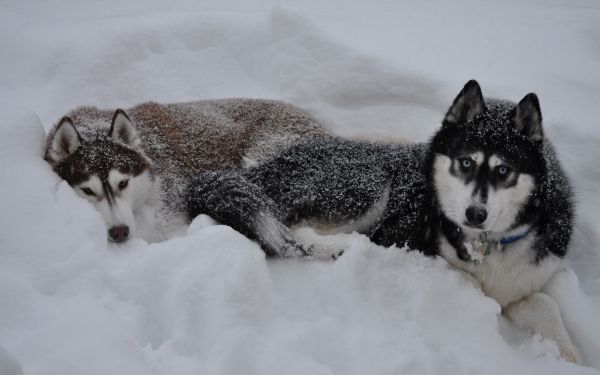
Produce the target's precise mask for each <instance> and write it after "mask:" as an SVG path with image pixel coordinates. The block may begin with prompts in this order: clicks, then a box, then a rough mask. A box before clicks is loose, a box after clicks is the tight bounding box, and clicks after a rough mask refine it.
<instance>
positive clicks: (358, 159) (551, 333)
mask: <svg viewBox="0 0 600 375" xmlns="http://www.w3.org/2000/svg"><path fill="white" fill-rule="evenodd" d="M188 206H189V214H190V216H191V217H194V216H196V215H198V214H200V213H205V214H208V215H210V216H212V217H213V218H214V219H216V220H218V221H220V222H222V223H224V224H228V225H230V226H232V227H233V228H235V229H236V230H238V231H240V232H241V233H243V234H245V235H247V236H248V237H250V238H252V239H256V240H257V241H258V242H259V243H260V245H261V246H262V247H263V249H264V250H265V251H266V252H267V253H268V254H279V255H282V254H284V253H285V252H286V251H287V250H288V249H297V248H298V246H297V245H296V244H295V241H294V238H293V235H292V232H290V230H289V227H291V226H294V225H297V224H302V223H308V224H311V225H315V226H319V227H321V228H322V227H326V228H328V229H329V230H335V229H338V230H340V231H358V232H362V233H365V234H367V235H368V236H369V237H370V238H371V240H372V241H373V242H375V243H377V244H380V245H383V246H391V245H393V244H396V245H398V246H404V245H406V246H408V247H409V248H410V249H418V250H420V251H422V252H424V253H425V254H427V255H441V256H443V257H444V258H445V259H446V260H447V261H448V262H449V263H450V264H452V265H453V266H454V267H456V268H457V269H459V270H462V271H465V273H466V274H467V275H469V276H468V277H469V278H470V279H471V280H472V281H474V282H476V283H477V284H478V285H480V286H481V288H482V289H483V291H484V292H485V293H486V294H487V295H488V296H490V297H492V298H494V299H495V300H496V301H498V303H499V304H500V305H501V306H502V307H503V311H504V313H505V314H506V316H508V317H509V318H511V319H512V320H513V321H514V322H515V323H516V324H517V325H520V326H524V327H528V328H531V329H532V330H533V331H534V332H536V333H539V334H541V335H543V336H546V337H548V338H550V339H553V340H555V341H556V342H557V343H558V345H559V348H560V350H561V353H562V355H563V356H564V357H565V358H566V359H568V360H571V361H573V362H577V361H578V360H579V359H578V354H577V351H576V349H575V348H574V346H573V344H572V343H571V340H570V338H569V335H568V334H567V331H566V329H565V326H564V324H563V322H562V318H561V315H560V312H559V309H558V305H557V304H556V302H555V301H554V300H553V299H551V298H550V297H549V296H548V295H547V294H544V293H543V290H544V286H545V285H546V284H547V283H548V281H549V280H550V278H552V276H553V275H554V274H555V273H556V272H557V270H558V269H559V266H560V264H561V259H562V258H563V257H564V255H565V253H566V252H567V249H568V244H569V239H570V236H571V229H572V220H573V203H572V198H571V189H570V186H569V183H568V181H567V178H566V177H565V175H564V173H563V172H562V171H561V168H560V165H559V163H558V161H557V160H556V158H555V154H554V151H553V149H552V146H551V145H550V143H549V141H548V140H547V139H546V138H545V137H544V134H543V129H542V115H541V112H540V106H539V103H538V99H537V96H536V95H535V94H529V95H527V96H525V97H524V98H523V100H521V101H520V102H519V103H518V104H516V105H515V104H514V103H511V102H508V101H503V100H494V99H487V100H484V98H483V96H482V93H481V89H480V87H479V84H478V83H477V82H476V81H469V82H468V83H467V84H466V85H465V86H464V88H463V89H462V91H461V92H460V93H459V95H458V96H457V97H456V99H455V100H454V102H453V104H452V106H451V107H450V109H449V110H448V112H447V114H446V116H445V118H444V120H443V124H442V127H441V129H440V130H439V131H438V132H437V133H436V134H435V136H434V137H433V138H432V140H431V141H430V142H429V143H427V144H410V145H389V144H375V143H368V142H358V141H351V140H344V139H340V138H319V139H314V140H310V141H306V142H303V143H300V144H297V145H295V146H292V147H291V148H289V149H288V150H286V151H284V152H283V153H281V154H279V155H278V156H277V157H275V158H273V159H272V160H269V161H267V162H264V163H262V164H260V165H259V166H256V167H254V168H250V169H246V170H241V169H239V170H229V171H218V172H208V173H203V174H200V175H198V176H197V177H196V179H195V181H194V182H193V184H192V185H191V187H190V192H189V196H188Z"/></svg>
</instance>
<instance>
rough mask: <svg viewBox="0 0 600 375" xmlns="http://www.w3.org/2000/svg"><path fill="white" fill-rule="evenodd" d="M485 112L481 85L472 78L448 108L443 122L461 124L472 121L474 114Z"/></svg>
mask: <svg viewBox="0 0 600 375" xmlns="http://www.w3.org/2000/svg"><path fill="white" fill-rule="evenodd" d="M484 112H485V102H484V100H483V94H482V93H481V87H479V83H477V81H475V80H474V79H472V80H470V81H469V82H467V84H466V85H465V87H463V89H462V90H461V91H460V93H459V94H458V96H457V97H456V99H454V102H453V103H452V105H451V106H450V109H448V112H447V113H446V117H445V118H444V123H448V124H461V123H463V122H469V121H472V120H473V119H474V118H475V116H477V115H479V114H482V113H484Z"/></svg>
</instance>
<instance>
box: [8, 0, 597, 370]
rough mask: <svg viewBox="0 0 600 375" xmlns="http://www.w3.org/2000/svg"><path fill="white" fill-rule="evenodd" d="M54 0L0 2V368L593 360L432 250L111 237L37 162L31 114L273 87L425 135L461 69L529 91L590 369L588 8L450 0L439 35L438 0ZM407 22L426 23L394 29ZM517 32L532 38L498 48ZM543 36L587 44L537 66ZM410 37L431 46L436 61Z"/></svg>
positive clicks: (563, 297)
mask: <svg viewBox="0 0 600 375" xmlns="http://www.w3.org/2000/svg"><path fill="white" fill-rule="evenodd" d="M61 4H62V7H55V6H53V5H54V4H53V3H52V2H49V3H44V4H38V5H37V6H36V7H35V8H31V4H29V5H28V4H26V3H22V2H16V1H15V2H12V1H8V2H6V3H5V4H3V5H1V6H0V19H1V20H2V22H1V23H0V35H2V36H1V37H0V41H1V42H2V46H3V53H4V54H5V56H10V59H8V58H6V59H5V61H4V64H3V68H2V71H3V73H2V74H1V75H0V82H1V85H0V102H3V103H5V104H3V105H2V108H1V110H0V114H1V116H0V143H1V144H0V173H2V176H4V177H3V179H2V181H3V183H2V184H0V207H1V209H2V211H1V212H2V216H1V217H0V224H1V225H0V280H1V281H0V373H2V374H20V373H25V374H103V375H104V374H148V373H156V374H173V373H176V374H197V373H207V374H236V373H245V374H268V373H285V374H307V373H311V374H364V373H370V374H388V373H415V374H422V373H431V374H438V373H448V374H454V373H467V372H470V373H498V374H504V373H514V374H520V373H522V374H530V373H542V372H544V373H547V372H553V373H588V372H589V373H597V371H596V370H594V369H591V368H585V367H577V366H574V365H572V364H570V363H566V362H564V361H561V360H560V359H559V358H558V350H557V347H556V345H555V344H554V343H553V342H551V341H550V340H546V339H543V338H541V337H538V336H531V335H530V334H528V333H527V332H523V331H520V330H518V329H516V328H515V327H513V326H512V325H511V324H510V323H509V322H507V321H506V320H505V319H504V318H502V317H501V316H499V313H500V307H499V306H498V304H497V303H496V302H495V301H493V300H491V299H489V298H487V297H485V296H484V295H483V294H482V293H481V292H480V291H478V290H477V289H475V288H473V287H472V286H471V285H470V284H469V283H468V282H466V281H465V280H464V279H463V278H462V277H461V275H460V274H459V273H457V272H455V271H454V270H452V269H450V268H449V267H448V266H447V264H446V263H445V262H444V261H443V260H440V259H429V258H425V257H423V256H421V255H420V254H418V253H406V252H405V251H403V250H402V249H397V248H390V249H385V248H381V247H377V246H374V245H372V244H371V243H369V241H368V240H367V239H366V238H365V237H363V236H360V235H357V234H352V235H339V236H330V237H317V236H316V234H314V233H312V232H310V231H308V230H307V231H303V232H302V233H300V235H302V236H305V237H306V238H308V239H310V240H318V241H322V242H325V243H328V244H329V245H330V246H332V247H343V248H345V249H346V253H345V254H344V256H343V257H341V258H340V260H338V261H336V262H328V261H299V260H285V261H280V260H266V259H265V257H264V254H263V253H262V252H261V250H260V249H259V248H258V246H257V245H256V244H255V243H253V242H252V241H249V240H248V239H246V238H245V237H243V236H241V235H240V234H238V233H236V232H235V231H233V230H231V229H230V228H228V227H224V226H220V225H216V224H215V223H213V222H211V221H210V219H208V218H206V217H199V218H197V219H196V220H195V221H194V222H193V223H192V225H190V227H189V228H188V230H187V234H186V235H185V236H183V237H178V238H173V239H171V240H169V241H166V242H162V243H154V244H149V243H146V242H145V241H143V240H140V239H136V240H132V241H130V242H128V243H127V244H125V245H124V246H110V245H108V244H107V243H106V240H105V228H104V223H103V221H102V219H101V217H100V215H99V214H98V213H97V212H96V211H94V209H93V208H92V207H90V206H89V205H88V204H86V203H85V202H84V201H83V200H81V199H80V198H78V197H77V196H76V194H75V193H74V192H73V191H72V190H71V188H70V187H69V186H68V185H67V184H66V183H64V182H63V181H60V180H59V179H58V178H57V177H56V176H55V175H54V174H53V173H52V171H51V170H50V167H49V166H48V165H47V164H46V163H45V162H44V161H43V160H42V145H43V142H44V138H45V135H44V131H43V129H44V128H45V129H48V128H49V127H50V126H51V124H52V122H53V121H55V120H56V119H57V118H58V117H60V115H62V114H63V113H65V112H66V111H68V110H69V109H72V108H73V107H75V106H77V105H81V104H88V105H97V106H100V107H128V106H131V105H133V104H136V103H139V102H142V101H144V100H149V99H152V100H155V101H161V102H175V101H185V100H192V99H207V98H217V97H231V96H236V97H240V96H248V97H268V98H276V99H284V100H288V101H291V102H292V103H294V104H296V105H299V106H301V107H304V108H306V109H308V110H310V111H311V112H312V113H314V114H315V115H316V116H317V117H318V118H320V119H321V121H323V123H324V124H325V125H326V126H327V127H329V129H330V130H332V131H334V132H336V133H338V134H341V135H345V136H372V137H386V138H397V137H406V138H410V139H413V140H424V139H426V138H427V137H428V136H429V135H430V134H432V132H433V130H434V129H435V128H436V127H437V126H438V124H439V123H440V120H441V116H442V114H443V112H444V110H445V109H446V107H447V106H448V105H449V104H450V101H451V99H452V97H453V95H455V94H456V92H458V90H459V89H460V87H461V85H462V84H463V83H464V82H465V81H466V80H467V79H469V78H472V76H462V75H463V74H473V76H475V75H477V76H476V77H475V78H478V79H480V81H482V84H483V86H484V87H491V88H492V90H494V91H492V92H490V93H487V94H488V95H489V94H494V95H500V96H503V97H505V98H507V99H514V100H516V99H518V98H520V97H522V96H523V95H524V94H525V93H526V92H528V91H532V90H536V91H537V92H538V94H540V96H541V104H542V111H543V113H544V114H545V118H546V129H547V131H548V134H549V136H550V137H551V138H552V139H553V140H554V143H555V144H556V146H557V148H558V151H559V154H560V155H561V157H562V158H563V160H564V167H565V169H566V170H567V171H568V172H569V174H570V175H571V176H572V177H573V182H574V184H575V188H576V191H577V193H578V200H579V202H580V205H579V219H578V225H577V228H576V235H575V239H574V242H573V247H572V253H571V254H570V255H569V259H568V264H569V265H570V266H571V267H572V268H573V269H574V270H575V272H576V273H573V272H565V274H564V277H562V278H561V279H560V280H558V281H557V284H556V285H553V286H552V290H553V294H554V295H555V296H556V297H557V298H558V299H559V300H560V301H561V303H562V306H564V311H563V313H564V314H565V320H566V321H567V323H568V324H569V325H570V326H571V327H572V329H573V330H574V332H575V337H574V338H575V341H576V343H577V344H579V345H580V347H581V348H582V351H583V354H584V357H585V359H586V363H587V364H588V365H595V366H600V363H598V358H600V355H599V354H600V345H599V344H598V342H597V340H598V339H597V337H600V327H598V325H597V324H596V321H595V320H596V319H597V318H596V317H597V316H598V312H599V311H600V303H599V301H598V298H597V297H596V296H598V295H600V267H598V265H600V255H599V254H598V251H597V249H598V245H599V244H600V239H599V233H600V228H599V227H598V224H597V222H598V212H599V211H598V210H599V209H600V201H599V200H598V197H597V189H598V186H599V182H600V172H599V171H598V169H597V166H596V163H597V160H599V159H600V150H599V149H598V148H597V147H596V145H597V144H598V141H600V132H598V131H597V130H596V129H595V128H593V127H592V126H591V125H590V124H592V123H593V122H594V119H597V118H598V115H599V113H598V108H596V107H595V106H593V105H592V104H591V103H596V102H597V101H598V99H599V97H598V95H599V94H598V93H599V92H600V90H599V88H600V77H599V75H598V70H597V64H598V62H599V61H600V58H599V57H598V56H597V55H594V54H593V53H592V52H591V51H593V50H594V48H593V46H595V44H594V43H595V42H594V40H596V39H597V36H598V35H599V34H598V27H597V25H598V19H599V18H598V17H599V15H600V12H599V11H598V9H597V5H594V3H592V2H589V3H588V2H585V1H579V2H575V3H569V4H568V5H569V6H568V7H567V6H566V5H560V4H554V5H544V4H538V3H536V2H532V3H531V4H527V5H526V7H527V9H529V10H530V11H531V12H527V13H528V14H536V15H535V16H529V17H521V16H518V17H515V14H520V12H522V5H521V3H520V2H518V3H517V2H516V3H514V4H513V3H511V2H508V3H504V4H503V5H492V4H491V3H490V4H488V3H485V2H484V3H478V4H483V5H481V7H475V6H473V4H471V2H470V1H467V0H463V1H461V2H459V3H458V4H459V5H456V6H460V7H462V9H463V11H459V10H457V9H455V8H452V9H450V10H448V11H449V12H450V14H451V15H452V17H453V19H452V21H453V22H452V25H456V28H455V29H454V28H453V29H448V28H446V27H447V26H448V23H447V22H446V21H444V20H445V17H446V16H447V13H445V12H444V9H446V7H447V5H445V4H444V3H443V2H438V3H434V4H433V5H430V7H431V8H430V7H425V6H422V5H415V4H408V3H398V4H396V5H393V4H382V5H379V6H375V5H370V4H369V3H368V2H365V3H362V2H360V1H355V2H352V3H349V5H348V6H347V7H346V6H340V4H337V5H335V4H325V5H320V2H311V1H309V2H307V3H306V4H304V5H300V6H299V7H300V8H299V9H298V10H290V9H289V8H287V7H285V6H284V7H276V8H274V9H272V5H273V4H274V3H271V2H250V3H246V2H240V1H233V0H232V1H230V2H226V3H224V4H222V5H219V8H217V7H216V6H214V5H212V4H201V3H198V4H196V3H186V2H185V1H180V2H177V3H175V5H171V6H172V7H175V8H176V9H175V10H174V9H169V8H168V7H167V6H166V5H162V4H160V3H155V2H149V3H141V2H140V3H136V2H129V3H124V4H121V3H118V2H114V3H112V4H110V5H106V4H105V3H103V4H102V6H100V5H98V4H85V5H87V6H84V5H83V4H81V3H80V2H66V3H61ZM67 5H68V6H67ZM464 9H469V11H468V12H465V11H464ZM140 10H143V11H142V12H141V13H140ZM233 10H235V11H233ZM565 11H566V12H565ZM375 15H381V20H380V21H378V18H376V17H371V18H370V17H368V16H375ZM394 16H397V17H394ZM467 19H469V20H471V21H469V22H467ZM400 21H403V22H400ZM461 21H462V23H461ZM492 21H493V22H492ZM551 21H552V22H554V23H556V24H558V25H566V24H570V22H580V23H579V24H578V25H579V26H578V27H577V28H575V29H573V30H570V31H567V30H564V32H563V33H561V34H560V39H559V40H555V39H554V38H555V37H557V33H555V32H550V33H549V34H547V37H544V35H545V34H544V32H543V31H544V30H545V29H546V28H547V27H548V24H549V23H550V22H551ZM396 22H397V24H396ZM486 24H490V25H507V26H506V27H507V28H511V29H512V30H517V31H515V32H514V33H510V32H507V34H506V35H503V34H502V33H498V32H497V31H496V30H494V29H493V28H492V27H490V28H486V27H482V26H485V25H486ZM421 26H424V28H425V29H426V30H428V31H427V32H423V33H419V36H418V37H416V38H417V39H416V40H415V39H414V38H412V37H409V35H410V34H409V33H408V31H412V33H413V34H414V33H418V32H419V31H420V30H421ZM527 29H530V30H532V34H531V35H532V36H534V37H536V38H542V39H541V40H535V41H531V42H523V41H522V40H521V39H519V42H518V43H517V44H516V46H517V48H516V51H513V50H511V49H512V48H513V47H514V44H513V43H511V41H512V40H514V38H515V37H516V35H515V34H516V33H517V32H522V31H523V30H527ZM378 30H379V31H385V33H383V32H382V34H377V31H378ZM475 31H476V32H478V33H479V34H477V35H478V37H477V40H479V41H488V40H491V41H498V43H493V45H494V46H495V47H494V48H487V47H486V48H482V49H481V50H480V51H481V53H480V54H477V48H474V50H473V51H472V52H471V53H473V54H475V55H476V57H473V58H469V56H468V54H467V53H465V52H463V53H457V54H456V55H452V54H451V53H452V49H451V48H449V46H450V45H451V44H452V43H453V45H455V46H461V45H463V44H462V43H458V44H457V43H455V40H457V38H459V37H460V36H464V35H467V36H468V35H472V33H473V32H475ZM411 40H412V41H413V42H414V44H412V43H410V42H409V41H411ZM462 40H464V39H462ZM369 41H371V42H372V43H370V44H369ZM394 41H397V43H398V44H397V45H396V44H394V43H396V42H394ZM418 41H421V45H419V43H418ZM555 41H556V42H557V43H559V44H560V45H564V46H565V48H566V49H567V51H568V54H571V55H572V54H576V55H577V54H579V55H580V56H581V59H570V58H567V57H565V56H563V55H567V53H565V54H563V55H561V56H557V58H556V59H547V55H546V54H547V52H548V48H549V47H546V45H545V44H544V43H548V44H552V43H553V42H555ZM481 43H483V42H481ZM531 45H536V47H535V48H528V47H529V46H531ZM421 46H427V47H429V48H440V49H441V50H443V51H444V53H445V55H444V57H448V58H447V59H446V63H440V61H439V59H441V57H439V55H438V54H434V53H432V52H431V50H430V49H428V50H427V51H426V52H424V51H422V49H421ZM456 48H458V47H456ZM551 50H552V51H554V50H553V49H551ZM486 51H487V52H486ZM509 51H510V52H511V53H513V52H514V53H513V55H514V54H516V55H519V54H523V55H526V56H528V58H529V60H527V62H526V63H524V64H523V65H522V68H523V72H519V69H518V66H516V65H511V64H508V65H507V66H502V67H498V66H495V65H488V63H489V59H486V58H485V56H486V55H487V56H492V57H491V58H494V59H496V58H498V59H499V58H500V56H507V55H509ZM450 57H451V58H450ZM433 58H437V59H438V60H436V62H433V61H432V59H433ZM515 58H516V59H521V58H520V57H519V56H516V57H515ZM521 60H522V59H521ZM572 60H573V61H576V63H575V62H573V61H572ZM542 62H544V64H545V65H544V64H542ZM542 65H543V66H544V68H543V69H539V70H535V69H534V67H535V66H542ZM465 72H466V73H465ZM468 72H473V73H468ZM459 75H460V77H459ZM527 77H531V79H530V80H528V78H527ZM486 81H487V82H490V83H489V84H488V83H487V82H486ZM512 95H514V97H513V96H512ZM546 98H547V100H545V99H546ZM574 103H579V104H581V105H579V106H577V107H576V108H575V107H574V106H573V105H574ZM574 112H576V113H574ZM38 116H39V118H38ZM42 124H43V125H42ZM578 278H579V279H580V280H581V281H582V286H581V287H580V286H579V282H578ZM582 288H583V291H582V290H581V289H582ZM595 338H596V339H595Z"/></svg>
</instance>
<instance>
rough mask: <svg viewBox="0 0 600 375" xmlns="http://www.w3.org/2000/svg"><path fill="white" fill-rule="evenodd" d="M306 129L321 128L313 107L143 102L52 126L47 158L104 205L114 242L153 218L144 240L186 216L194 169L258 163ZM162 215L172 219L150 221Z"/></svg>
mask: <svg viewBox="0 0 600 375" xmlns="http://www.w3.org/2000/svg"><path fill="white" fill-rule="evenodd" d="M306 134H312V135H316V134H324V132H323V130H322V129H321V127H320V125H319V123H318V122H317V121H316V120H314V119H313V118H312V116H310V115H309V114H308V113H306V112H304V111H302V110H300V109H299V108H297V107H295V106H293V105H291V104H287V103H283V102H279V101H271V100H258V99H256V100H255V99H220V100H208V101H196V102H190V103H176V104H158V103H143V104H140V105H137V106H135V107H133V108H130V109H128V110H127V113H126V112H125V111H123V110H120V109H119V110H116V111H112V110H99V109H97V108H94V107H81V108H78V109H75V110H74V111H71V112H70V113H69V114H68V115H67V116H65V117H63V118H62V120H60V121H59V122H58V123H57V124H56V125H55V126H54V127H53V128H52V130H51V131H50V133H49V134H48V141H47V148H46V156H45V158H46V160H47V161H48V162H49V163H50V164H51V166H52V167H53V169H54V171H55V172H56V173H57V174H58V175H59V176H60V177H61V178H63V179H64V180H66V181H67V182H68V183H69V184H70V185H71V186H72V187H73V188H74V189H75V191H76V192H77V193H78V194H79V195H80V196H81V197H83V198H85V199H87V200H88V201H89V202H90V203H91V204H92V205H94V207H96V209H98V211H100V213H101V214H102V216H103V218H104V220H105V222H106V225H107V229H108V240H109V241H112V242H123V241H126V240H127V239H129V238H130V237H132V236H134V235H135V233H134V232H135V230H136V226H138V225H136V224H139V223H140V222H144V221H149V222H150V223H151V224H153V225H150V226H149V228H148V233H147V235H146V238H148V239H153V240H157V239H162V238H164V237H165V236H168V235H169V232H170V229H172V228H171V227H172V225H171V223H173V222H174V223H176V224H178V223H179V222H180V217H184V218H185V216H186V209H185V206H184V204H183V199H182V196H183V193H184V192H185V187H186V186H187V184H188V183H189V180H190V179H191V178H192V177H193V176H194V175H196V174H197V173H199V172H201V171H206V170H214V169H222V168H234V167H240V166H242V165H244V164H245V160H246V159H245V158H247V160H252V161H260V160H262V159H265V158H266V157H267V156H272V155H273V154H274V153H276V151H277V150H281V149H284V148H286V147H288V146H289V145H290V144H291V143H292V142H294V141H295V140H297V139H299V138H302V137H304V136H305V135H306ZM145 208H150V212H149V213H148V212H146V215H144V209H145ZM157 210H158V212H156V211H157ZM146 211H148V210H146ZM157 213H158V216H160V217H161V218H165V219H171V218H175V220H164V223H166V224H165V225H162V224H163V223H161V221H158V222H156V223H152V219H153V217H155V216H156V214H157ZM145 217H146V218H145ZM147 217H149V220H148V218H147ZM154 224H158V225H154Z"/></svg>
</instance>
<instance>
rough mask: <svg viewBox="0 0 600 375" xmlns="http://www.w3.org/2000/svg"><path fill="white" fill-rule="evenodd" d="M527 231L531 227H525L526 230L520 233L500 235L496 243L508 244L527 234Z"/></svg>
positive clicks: (529, 230)
mask: <svg viewBox="0 0 600 375" xmlns="http://www.w3.org/2000/svg"><path fill="white" fill-rule="evenodd" d="M529 232H531V227H529V228H527V230H526V231H525V232H523V233H521V234H514V235H512V236H508V237H502V238H501V239H500V241H498V243H499V244H500V245H509V244H511V243H513V242H517V241H518V240H521V239H523V238H525V237H526V236H527V235H528V234H529Z"/></svg>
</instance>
